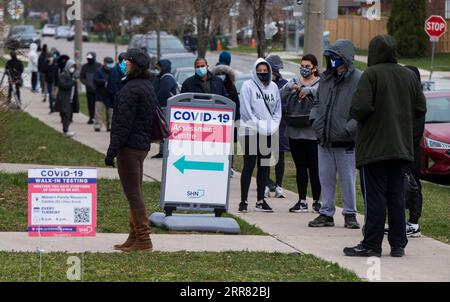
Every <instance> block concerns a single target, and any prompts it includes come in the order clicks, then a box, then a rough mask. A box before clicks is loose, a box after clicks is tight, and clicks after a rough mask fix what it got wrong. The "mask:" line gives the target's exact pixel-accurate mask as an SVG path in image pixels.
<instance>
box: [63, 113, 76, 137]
mask: <svg viewBox="0 0 450 302" xmlns="http://www.w3.org/2000/svg"><path fill="white" fill-rule="evenodd" d="M60 116H61V122H62V124H63V132H64V133H67V132H69V126H70V124H71V123H72V116H73V114H72V112H61V113H60Z"/></svg>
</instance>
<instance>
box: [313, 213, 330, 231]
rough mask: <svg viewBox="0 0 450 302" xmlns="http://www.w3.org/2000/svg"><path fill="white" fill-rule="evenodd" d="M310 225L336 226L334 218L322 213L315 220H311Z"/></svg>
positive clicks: (314, 226) (318, 226)
mask: <svg viewBox="0 0 450 302" xmlns="http://www.w3.org/2000/svg"><path fill="white" fill-rule="evenodd" d="M308 226H309V227H310V228H323V227H334V218H333V217H329V216H327V215H323V214H321V215H320V216H319V217H317V218H316V219H314V220H313V221H310V222H309V224H308Z"/></svg>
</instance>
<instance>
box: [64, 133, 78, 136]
mask: <svg viewBox="0 0 450 302" xmlns="http://www.w3.org/2000/svg"><path fill="white" fill-rule="evenodd" d="M75 134H76V133H75V132H66V133H64V136H65V137H72V136H74V135H75Z"/></svg>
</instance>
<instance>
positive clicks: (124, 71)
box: [119, 60, 127, 74]
mask: <svg viewBox="0 0 450 302" xmlns="http://www.w3.org/2000/svg"><path fill="white" fill-rule="evenodd" d="M119 67H120V71H121V72H122V74H127V62H126V61H125V60H123V61H122V63H120V64H119Z"/></svg>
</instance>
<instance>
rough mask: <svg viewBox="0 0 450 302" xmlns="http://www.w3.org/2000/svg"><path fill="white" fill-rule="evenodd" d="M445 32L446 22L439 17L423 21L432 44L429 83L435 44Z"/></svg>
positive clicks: (431, 17) (435, 16)
mask: <svg viewBox="0 0 450 302" xmlns="http://www.w3.org/2000/svg"><path fill="white" fill-rule="evenodd" d="M446 31H447V22H446V21H445V19H444V18H442V17H441V16H439V15H432V16H430V17H429V18H428V19H427V20H426V21H425V32H426V33H427V34H428V36H429V37H430V41H431V43H432V54H431V70H430V78H429V81H431V78H432V75H433V70H434V59H435V53H436V43H437V42H439V38H440V37H442V36H443V35H444V34H445V32H446Z"/></svg>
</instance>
